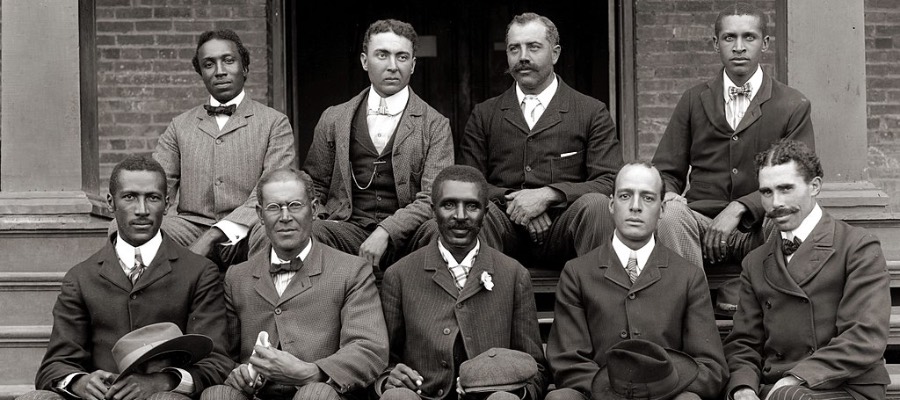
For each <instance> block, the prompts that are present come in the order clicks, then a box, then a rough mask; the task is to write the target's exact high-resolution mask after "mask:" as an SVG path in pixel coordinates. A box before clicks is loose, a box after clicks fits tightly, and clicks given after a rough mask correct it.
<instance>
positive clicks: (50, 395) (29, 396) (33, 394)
mask: <svg viewBox="0 0 900 400" xmlns="http://www.w3.org/2000/svg"><path fill="white" fill-rule="evenodd" d="M16 400H65V398H64V397H63V396H62V395H60V394H59V393H56V392H51V391H49V390H32V391H30V392H28V393H25V394H23V395H21V396H19V397H16Z"/></svg>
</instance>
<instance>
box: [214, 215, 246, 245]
mask: <svg viewBox="0 0 900 400" xmlns="http://www.w3.org/2000/svg"><path fill="white" fill-rule="evenodd" d="M213 227H216V228H219V230H221V231H222V233H224V234H225V237H227V238H228V242H225V243H222V245H223V246H233V245H235V244H237V242H240V241H241V239H243V238H245V237H247V233H248V232H250V228H248V227H246V226H244V225H241V224H239V223H237V222H231V221H228V220H225V219H223V220H221V221H219V222H216V223H215V224H214V225H213Z"/></svg>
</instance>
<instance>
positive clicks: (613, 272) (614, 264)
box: [599, 243, 631, 291]
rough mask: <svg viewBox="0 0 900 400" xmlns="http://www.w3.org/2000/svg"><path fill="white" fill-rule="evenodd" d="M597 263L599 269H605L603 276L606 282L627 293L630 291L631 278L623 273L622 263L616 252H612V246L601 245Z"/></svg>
mask: <svg viewBox="0 0 900 400" xmlns="http://www.w3.org/2000/svg"><path fill="white" fill-rule="evenodd" d="M604 254H605V255H606V257H605V258H604V257H603V255H604ZM599 261H600V267H599V268H603V269H606V273H605V274H604V276H605V277H606V279H607V280H609V281H610V282H612V283H614V284H616V285H619V286H621V287H622V288H623V289H625V290H627V291H630V290H631V278H629V277H628V273H627V272H625V266H624V265H622V262H621V261H619V258H618V257H617V256H616V251H615V250H613V248H612V244H606V243H604V244H603V248H602V249H601V250H600V260H599Z"/></svg>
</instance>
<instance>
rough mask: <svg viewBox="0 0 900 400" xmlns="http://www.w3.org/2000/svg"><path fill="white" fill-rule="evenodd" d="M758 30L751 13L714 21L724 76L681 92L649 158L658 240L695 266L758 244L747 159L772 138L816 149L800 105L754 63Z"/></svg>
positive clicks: (742, 10)
mask: <svg viewBox="0 0 900 400" xmlns="http://www.w3.org/2000/svg"><path fill="white" fill-rule="evenodd" d="M766 32H767V28H766V16H765V15H764V14H762V12H761V11H760V10H758V9H756V8H755V7H753V6H750V5H747V4H735V5H730V6H728V7H727V8H726V9H725V10H723V11H722V12H720V13H719V15H718V17H717V18H716V23H715V37H714V38H713V47H714V49H715V51H716V52H717V53H719V56H720V57H721V60H722V64H724V68H723V70H722V72H720V73H718V74H717V75H716V76H715V77H714V78H713V79H711V80H709V81H708V82H705V83H702V84H699V85H697V86H694V87H693V88H691V89H688V91H687V92H685V93H684V95H683V96H682V97H681V100H680V101H679V102H678V105H677V106H675V111H674V112H673V113H672V118H671V119H670V120H669V124H668V126H667V127H666V132H665V134H664V135H663V138H662V139H661V140H660V142H659V146H658V147H657V149H656V154H655V155H654V157H653V164H654V165H655V166H656V167H657V168H659V170H660V172H662V173H663V178H664V179H665V182H666V192H667V195H666V199H665V201H666V204H667V206H666V212H665V213H664V214H663V220H662V221H661V223H660V226H659V238H660V242H661V243H663V244H664V245H666V246H668V247H670V248H672V249H673V250H675V252H676V253H678V254H679V255H681V256H683V257H684V258H686V259H687V260H688V261H690V262H691V263H693V264H696V265H697V266H702V265H703V261H704V258H705V259H706V260H707V261H709V262H710V263H721V262H729V261H738V262H739V261H740V260H741V259H742V258H743V256H744V255H745V254H746V253H747V252H749V251H750V250H752V249H753V248H754V247H756V246H759V245H760V244H761V243H762V242H763V241H764V239H765V236H764V233H763V229H762V225H763V221H764V218H763V214H764V212H763V209H762V205H761V202H760V196H759V193H757V192H756V188H757V186H756V185H757V182H756V175H755V174H754V171H753V155H755V154H756V153H758V152H760V151H763V150H765V149H766V148H768V147H769V145H771V144H772V143H774V142H775V141H777V140H778V139H781V138H790V139H794V140H800V141H803V142H805V143H806V144H808V145H809V146H810V147H811V148H814V147H815V139H814V137H813V127H812V122H811V121H810V117H809V116H810V103H809V100H807V99H806V98H805V97H804V96H803V94H802V93H800V92H798V91H797V90H795V89H792V88H790V87H788V86H786V85H784V84H782V83H780V82H778V81H776V80H774V79H772V77H771V76H770V75H769V74H768V73H766V72H764V71H763V69H762V67H761V66H760V64H759V61H760V58H761V57H762V55H763V53H764V52H765V51H766V50H768V48H769V36H767V34H766ZM686 187H688V189H687V192H686V193H685V192H684V191H685V188H686ZM767 226H768V227H769V228H771V227H770V226H769V225H767Z"/></svg>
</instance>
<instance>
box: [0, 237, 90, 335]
mask: <svg viewBox="0 0 900 400" xmlns="http://www.w3.org/2000/svg"><path fill="white" fill-rule="evenodd" d="M105 240H106V227H105V226H104V227H93V228H91V229H74V228H67V227H58V228H56V229H46V230H45V229H40V230H25V229H19V230H0V272H29V271H35V272H65V271H68V270H69V268H72V266H73V265H75V264H78V263H79V262H81V261H83V260H85V259H87V258H88V257H90V256H91V254H94V253H96V252H97V249H99V248H100V247H102V246H103V244H104V242H105ZM0 317H2V315H0ZM0 320H2V319H0Z"/></svg>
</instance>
